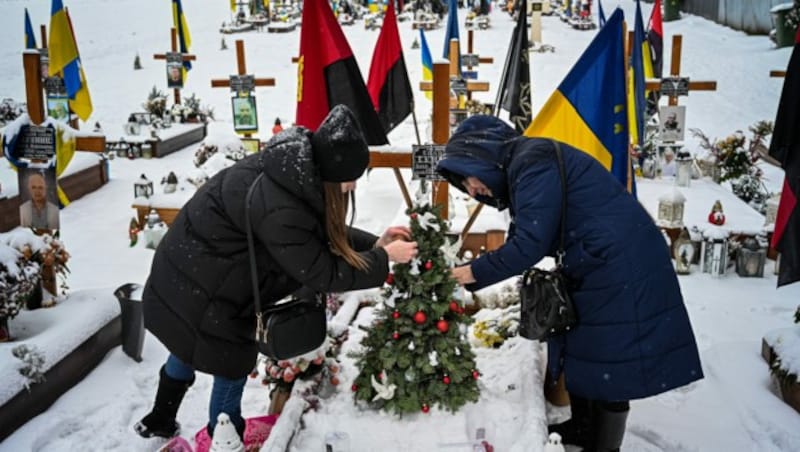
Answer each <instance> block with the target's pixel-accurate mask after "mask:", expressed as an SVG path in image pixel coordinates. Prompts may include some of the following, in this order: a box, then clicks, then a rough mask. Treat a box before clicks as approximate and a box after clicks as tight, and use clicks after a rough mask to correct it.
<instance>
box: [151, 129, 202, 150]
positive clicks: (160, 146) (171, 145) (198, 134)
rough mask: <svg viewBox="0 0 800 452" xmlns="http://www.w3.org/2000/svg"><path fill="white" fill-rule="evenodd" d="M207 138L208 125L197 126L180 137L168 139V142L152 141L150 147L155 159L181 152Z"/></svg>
mask: <svg viewBox="0 0 800 452" xmlns="http://www.w3.org/2000/svg"><path fill="white" fill-rule="evenodd" d="M205 137H206V125H205V124H197V127H196V128H193V129H191V130H188V131H186V132H184V133H182V134H180V135H176V136H174V137H171V138H167V139H166V140H153V141H150V145H151V146H152V147H153V156H154V157H164V156H165V155H169V154H172V153H173V152H175V151H179V150H181V149H183V148H185V147H186V146H189V145H190V144H193V143H198V142H200V141H203V138H205Z"/></svg>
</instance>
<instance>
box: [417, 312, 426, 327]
mask: <svg viewBox="0 0 800 452" xmlns="http://www.w3.org/2000/svg"><path fill="white" fill-rule="evenodd" d="M426 320H428V317H427V316H426V315H425V313H424V312H422V311H417V313H416V314H414V322H415V323H417V324H419V325H422V324H423V323H425V321H426Z"/></svg>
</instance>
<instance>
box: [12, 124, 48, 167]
mask: <svg viewBox="0 0 800 452" xmlns="http://www.w3.org/2000/svg"><path fill="white" fill-rule="evenodd" d="M16 154H17V155H19V156H20V157H22V158H24V159H28V160H49V159H50V158H52V157H53V156H54V155H56V133H55V129H53V128H52V127H41V126H33V125H31V126H27V127H25V128H23V129H22V130H21V131H20V136H19V138H18V139H17V146H16Z"/></svg>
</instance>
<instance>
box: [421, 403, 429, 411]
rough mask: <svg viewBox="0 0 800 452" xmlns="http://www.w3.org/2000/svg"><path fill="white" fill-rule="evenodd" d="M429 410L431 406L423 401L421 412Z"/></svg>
mask: <svg viewBox="0 0 800 452" xmlns="http://www.w3.org/2000/svg"><path fill="white" fill-rule="evenodd" d="M430 410H431V408H430V407H429V406H428V404H427V403H423V404H422V412H423V413H427V412H428V411H430Z"/></svg>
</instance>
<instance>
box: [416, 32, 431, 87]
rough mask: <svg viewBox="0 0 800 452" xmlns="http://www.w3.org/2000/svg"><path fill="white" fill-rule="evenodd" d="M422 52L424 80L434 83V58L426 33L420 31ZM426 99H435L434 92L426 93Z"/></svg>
mask: <svg viewBox="0 0 800 452" xmlns="http://www.w3.org/2000/svg"><path fill="white" fill-rule="evenodd" d="M419 42H420V43H421V44H420V50H422V52H421V53H422V80H429V81H431V82H432V81H433V58H431V49H429V48H428V41H427V40H426V39H425V32H424V31H422V28H420V29H419ZM425 97H427V98H428V99H431V100H432V99H433V91H426V92H425Z"/></svg>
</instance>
